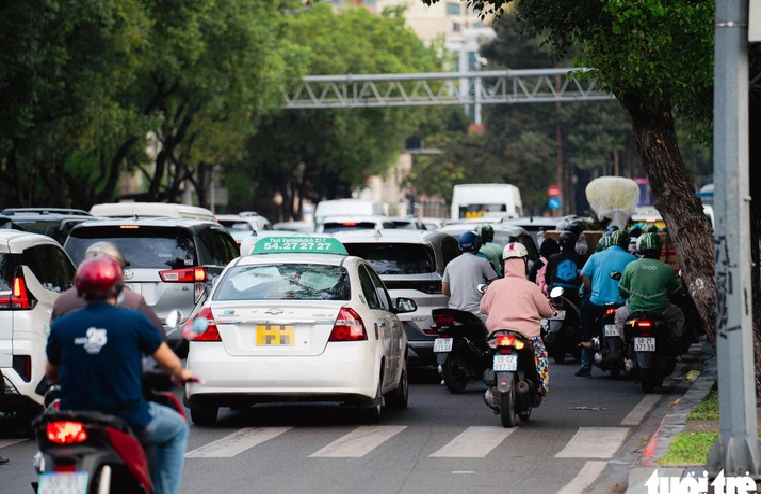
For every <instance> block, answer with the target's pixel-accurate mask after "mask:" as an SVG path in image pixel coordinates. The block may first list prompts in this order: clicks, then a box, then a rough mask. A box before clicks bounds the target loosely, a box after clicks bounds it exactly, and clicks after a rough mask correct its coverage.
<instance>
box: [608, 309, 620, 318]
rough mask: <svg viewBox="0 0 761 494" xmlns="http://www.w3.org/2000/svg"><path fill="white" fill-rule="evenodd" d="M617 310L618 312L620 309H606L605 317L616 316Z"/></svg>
mask: <svg viewBox="0 0 761 494" xmlns="http://www.w3.org/2000/svg"><path fill="white" fill-rule="evenodd" d="M616 310H618V309H605V315H606V316H610V315H612V314H615V313H616Z"/></svg>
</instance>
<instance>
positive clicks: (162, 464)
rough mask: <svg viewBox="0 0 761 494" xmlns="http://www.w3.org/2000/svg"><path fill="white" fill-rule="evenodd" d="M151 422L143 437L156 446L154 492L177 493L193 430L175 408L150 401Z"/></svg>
mask: <svg viewBox="0 0 761 494" xmlns="http://www.w3.org/2000/svg"><path fill="white" fill-rule="evenodd" d="M148 406H149V409H148V412H149V413H150V414H151V422H150V424H148V427H147V428H146V429H145V431H143V433H142V435H141V436H140V440H141V442H143V443H144V444H150V445H155V447H156V471H155V472H153V479H152V480H153V485H154V489H153V494H177V493H178V492H179V491H180V476H181V475H182V464H183V462H184V458H185V449H186V448H187V445H188V434H189V433H190V429H189V428H188V424H187V422H185V419H184V418H182V415H180V414H179V413H177V411H176V410H172V409H171V408H168V407H165V406H162V405H159V404H158V403H156V402H153V401H151V402H148Z"/></svg>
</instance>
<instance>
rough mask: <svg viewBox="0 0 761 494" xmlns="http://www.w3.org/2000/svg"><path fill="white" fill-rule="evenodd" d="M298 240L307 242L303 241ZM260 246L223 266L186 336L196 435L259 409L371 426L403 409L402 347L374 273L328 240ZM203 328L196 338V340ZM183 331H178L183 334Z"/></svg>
mask: <svg viewBox="0 0 761 494" xmlns="http://www.w3.org/2000/svg"><path fill="white" fill-rule="evenodd" d="M306 238H307V237H305V238H304V239H306ZM308 239H309V241H299V242H293V241H291V238H290V237H260V239H259V240H258V241H257V243H256V244H255V247H254V252H253V254H252V255H248V256H244V257H240V258H238V259H236V260H235V261H233V262H232V263H230V265H229V266H228V267H227V269H225V271H224V272H223V273H222V275H221V276H220V278H219V281H218V282H217V283H216V284H215V285H214V288H213V291H212V293H211V296H210V298H209V300H207V301H206V303H205V304H204V307H203V309H202V310H201V312H199V313H198V316H197V317H198V318H199V319H201V321H193V323H190V324H189V325H188V326H189V327H190V328H193V329H190V331H193V332H192V340H191V341H190V351H189V353H188V364H187V365H188V368H189V369H191V370H192V371H193V372H194V374H196V375H198V376H203V379H204V381H203V382H201V383H194V384H189V385H187V386H186V388H185V405H186V406H187V407H188V408H190V415H191V418H192V419H193V422H194V423H195V424H197V425H211V424H213V423H214V422H215V421H216V418H217V412H218V410H219V407H246V406H250V405H253V404H255V403H261V402H285V401H306V402H310V401H311V402H338V403H341V404H343V405H348V406H353V407H356V408H357V409H358V412H359V414H360V415H361V416H362V418H363V419H364V420H366V421H368V422H375V421H377V420H378V418H379V417H380V414H381V407H382V405H383V402H384V401H385V405H386V407H387V408H406V406H407V393H408V383H407V366H406V359H405V355H406V351H407V341H406V338H405V335H404V331H403V330H402V328H401V322H400V321H399V317H398V316H397V314H398V313H403V312H407V311H414V310H415V302H414V301H412V300H409V299H396V300H393V299H392V298H391V296H390V295H389V293H388V291H387V290H386V287H385V286H384V285H383V282H382V281H381V280H380V278H379V277H378V275H377V274H376V273H375V271H374V270H373V268H372V267H371V266H370V265H369V264H368V263H367V262H366V261H364V260H362V259H360V258H358V257H355V256H349V255H346V250H345V249H344V247H343V246H342V245H341V243H340V242H338V241H337V240H336V239H335V238H330V237H317V236H315V237H308ZM199 322H203V323H205V326H206V327H204V328H203V331H201V332H199V331H197V330H195V328H197V326H198V323H199ZM188 330H189V329H187V328H186V329H184V331H188Z"/></svg>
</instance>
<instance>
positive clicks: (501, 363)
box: [492, 354, 518, 371]
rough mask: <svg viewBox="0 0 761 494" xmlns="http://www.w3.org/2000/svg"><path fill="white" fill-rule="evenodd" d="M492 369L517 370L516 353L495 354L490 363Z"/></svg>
mask: <svg viewBox="0 0 761 494" xmlns="http://www.w3.org/2000/svg"><path fill="white" fill-rule="evenodd" d="M492 370H494V371H515V370H518V355H515V354H513V355H495V356H494V361H493V363H492Z"/></svg>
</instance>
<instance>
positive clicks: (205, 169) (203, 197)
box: [196, 162, 211, 209]
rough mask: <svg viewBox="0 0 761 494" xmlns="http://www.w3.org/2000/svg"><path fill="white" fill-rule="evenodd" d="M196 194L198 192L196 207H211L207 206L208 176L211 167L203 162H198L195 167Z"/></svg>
mask: <svg viewBox="0 0 761 494" xmlns="http://www.w3.org/2000/svg"><path fill="white" fill-rule="evenodd" d="M196 176H197V177H198V181H197V182H196V194H198V207H201V208H206V209H211V208H210V207H209V187H210V186H211V184H210V183H209V182H210V176H211V167H210V166H209V165H207V164H206V163H204V162H200V163H198V167H196Z"/></svg>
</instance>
